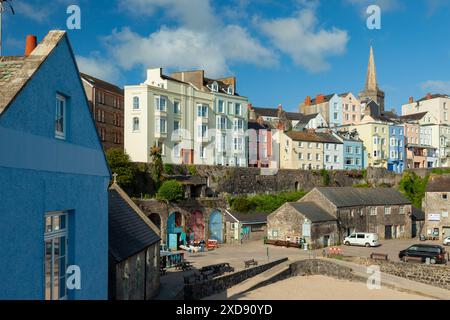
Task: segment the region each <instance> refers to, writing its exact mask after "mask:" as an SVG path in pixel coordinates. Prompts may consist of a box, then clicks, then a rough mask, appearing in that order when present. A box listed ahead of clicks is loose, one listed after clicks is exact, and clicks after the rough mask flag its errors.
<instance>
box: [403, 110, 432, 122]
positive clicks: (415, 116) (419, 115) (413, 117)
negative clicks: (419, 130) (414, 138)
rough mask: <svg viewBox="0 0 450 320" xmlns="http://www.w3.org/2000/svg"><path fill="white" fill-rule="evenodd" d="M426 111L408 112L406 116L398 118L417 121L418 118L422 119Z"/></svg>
mask: <svg viewBox="0 0 450 320" xmlns="http://www.w3.org/2000/svg"><path fill="white" fill-rule="evenodd" d="M427 113H428V111H426V112H419V113H412V114H408V115H406V116H401V117H400V120H402V121H419V120H422V118H423V117H425V115H426V114H427Z"/></svg>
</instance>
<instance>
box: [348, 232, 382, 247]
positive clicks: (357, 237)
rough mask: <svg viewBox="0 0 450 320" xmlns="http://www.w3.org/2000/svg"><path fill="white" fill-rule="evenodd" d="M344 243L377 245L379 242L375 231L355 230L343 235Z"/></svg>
mask: <svg viewBox="0 0 450 320" xmlns="http://www.w3.org/2000/svg"><path fill="white" fill-rule="evenodd" d="M344 244H345V245H346V246H364V247H377V246H379V245H380V242H379V241H378V235H377V234H376V233H365V232H355V233H353V234H351V235H350V236H348V237H345V239H344Z"/></svg>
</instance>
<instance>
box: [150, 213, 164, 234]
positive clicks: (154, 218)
mask: <svg viewBox="0 0 450 320" xmlns="http://www.w3.org/2000/svg"><path fill="white" fill-rule="evenodd" d="M148 218H149V219H150V221H151V222H153V223H154V224H155V226H157V227H158V229H160V230H161V216H160V215H159V214H157V213H151V214H150V215H149V216H148Z"/></svg>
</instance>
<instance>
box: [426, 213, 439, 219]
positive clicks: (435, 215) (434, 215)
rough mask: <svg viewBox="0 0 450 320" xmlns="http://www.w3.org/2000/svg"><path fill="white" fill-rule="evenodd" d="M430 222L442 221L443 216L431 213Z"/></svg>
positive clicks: (429, 215)
mask: <svg viewBox="0 0 450 320" xmlns="http://www.w3.org/2000/svg"><path fill="white" fill-rule="evenodd" d="M428 221H441V214H440V213H429V214H428Z"/></svg>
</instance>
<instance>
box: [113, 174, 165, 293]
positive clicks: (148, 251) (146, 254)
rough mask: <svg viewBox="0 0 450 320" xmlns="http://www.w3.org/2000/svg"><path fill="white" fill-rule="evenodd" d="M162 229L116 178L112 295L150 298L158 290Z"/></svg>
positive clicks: (114, 187)
mask: <svg viewBox="0 0 450 320" xmlns="http://www.w3.org/2000/svg"><path fill="white" fill-rule="evenodd" d="M159 232H160V231H159V229H158V228H157V227H156V226H155V225H154V224H153V222H151V221H150V219H148V218H147V217H146V216H145V214H144V213H143V212H142V211H141V210H140V209H139V207H138V206H137V205H136V204H135V203H134V202H133V201H132V200H131V199H130V198H129V197H128V195H127V194H126V193H125V192H124V191H123V190H122V189H121V188H120V187H119V186H118V185H117V184H116V183H115V182H114V184H113V185H112V186H111V188H110V189H109V290H108V291H109V299H111V300H149V299H151V298H153V297H154V296H155V295H156V294H157V293H158V290H159V286H160V267H159V266H160V261H159V256H160V255H159V253H160V248H159V247H160V242H161V238H160V236H159Z"/></svg>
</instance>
